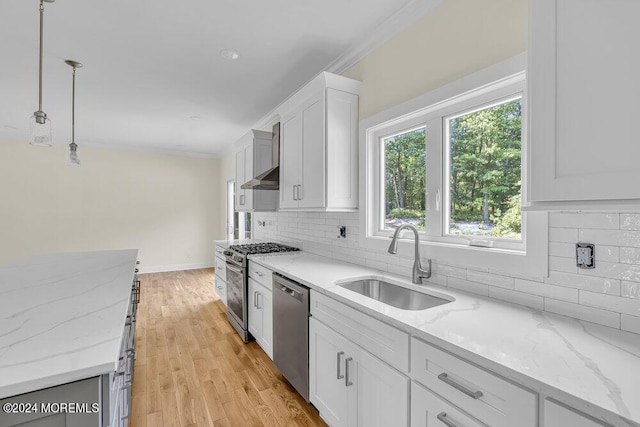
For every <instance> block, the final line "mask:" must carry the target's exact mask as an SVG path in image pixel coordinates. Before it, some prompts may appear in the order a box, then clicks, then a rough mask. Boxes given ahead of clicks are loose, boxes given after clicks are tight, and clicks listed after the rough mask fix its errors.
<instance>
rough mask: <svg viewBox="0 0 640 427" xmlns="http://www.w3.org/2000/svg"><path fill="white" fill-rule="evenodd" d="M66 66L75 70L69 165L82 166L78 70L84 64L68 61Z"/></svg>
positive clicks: (72, 92)
mask: <svg viewBox="0 0 640 427" xmlns="http://www.w3.org/2000/svg"><path fill="white" fill-rule="evenodd" d="M64 63H65V64H67V65H68V66H70V67H71V68H73V89H72V90H71V144H69V151H68V152H67V165H68V166H80V157H78V144H76V141H75V139H76V68H82V64H81V63H79V62H77V61H72V60H70V59H67V60H66V61H64Z"/></svg>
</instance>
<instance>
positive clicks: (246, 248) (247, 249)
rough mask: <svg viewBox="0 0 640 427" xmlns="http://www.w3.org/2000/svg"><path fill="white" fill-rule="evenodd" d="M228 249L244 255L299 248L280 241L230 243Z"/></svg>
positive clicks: (296, 249)
mask: <svg viewBox="0 0 640 427" xmlns="http://www.w3.org/2000/svg"><path fill="white" fill-rule="evenodd" d="M229 249H231V250H232V251H235V252H239V253H241V254H244V255H253V254H269V253H274V252H293V251H299V250H300V249H298V248H295V247H293V246H287V245H282V244H280V243H272V242H267V243H248V244H244V245H231V246H229Z"/></svg>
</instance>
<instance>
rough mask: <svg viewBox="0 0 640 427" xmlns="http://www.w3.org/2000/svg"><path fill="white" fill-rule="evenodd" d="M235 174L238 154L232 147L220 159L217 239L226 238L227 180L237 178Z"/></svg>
mask: <svg viewBox="0 0 640 427" xmlns="http://www.w3.org/2000/svg"><path fill="white" fill-rule="evenodd" d="M235 174H236V155H235V150H234V148H233V147H232V148H231V149H229V150H227V152H226V153H224V154H223V155H222V158H221V159H220V167H219V168H218V190H219V191H220V200H221V202H220V205H219V208H218V211H219V220H218V228H219V231H218V233H217V237H216V239H226V232H225V231H226V228H227V211H226V209H227V204H226V200H227V199H226V197H227V181H228V180H230V179H235Z"/></svg>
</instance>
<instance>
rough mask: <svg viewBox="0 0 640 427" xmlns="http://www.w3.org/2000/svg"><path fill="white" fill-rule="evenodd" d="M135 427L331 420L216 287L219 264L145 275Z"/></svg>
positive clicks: (302, 423)
mask: <svg viewBox="0 0 640 427" xmlns="http://www.w3.org/2000/svg"><path fill="white" fill-rule="evenodd" d="M140 280H141V288H142V291H141V293H142V295H141V302H140V306H139V311H138V324H137V336H136V346H137V350H136V352H137V357H136V362H135V367H136V371H135V378H134V381H133V388H132V396H133V398H132V401H133V404H132V408H133V414H132V420H131V424H130V425H131V426H132V427H145V426H148V427H152V426H164V427H174V426H218V425H220V426H234V427H235V426H324V425H326V424H325V423H324V422H323V421H322V420H321V419H320V417H319V416H318V413H317V411H316V410H315V408H314V407H313V406H311V405H310V404H308V403H306V402H305V401H304V399H302V397H300V395H298V394H297V393H296V392H295V390H294V389H293V388H292V387H291V386H290V385H289V384H288V383H287V382H286V380H285V379H284V378H283V377H282V375H281V374H280V372H279V371H278V370H277V368H276V367H275V365H274V364H273V362H272V361H271V360H270V359H269V357H268V356H267V355H266V354H265V353H264V352H263V351H262V349H260V347H259V346H258V345H257V344H256V343H255V342H251V343H249V344H248V345H245V344H243V343H242V341H241V340H240V337H239V336H238V334H237V333H236V332H235V331H234V330H233V328H232V327H231V325H230V324H229V322H228V320H227V315H226V310H225V307H224V305H223V304H222V302H220V300H219V298H218V296H217V295H216V293H215V292H214V287H213V280H214V271H213V269H202V270H190V271H179V272H171V273H156V274H143V275H141V276H140Z"/></svg>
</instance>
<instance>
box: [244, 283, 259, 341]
mask: <svg viewBox="0 0 640 427" xmlns="http://www.w3.org/2000/svg"><path fill="white" fill-rule="evenodd" d="M259 293H260V285H259V284H258V282H256V281H255V280H253V279H252V278H251V277H249V292H248V294H247V298H248V299H249V300H248V301H247V304H248V306H249V310H248V311H249V314H248V316H249V332H251V335H253V337H254V338H255V339H256V341H259V340H260V339H261V338H262V313H261V312H260V310H259V309H258V304H257V301H258V294H259Z"/></svg>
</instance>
